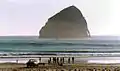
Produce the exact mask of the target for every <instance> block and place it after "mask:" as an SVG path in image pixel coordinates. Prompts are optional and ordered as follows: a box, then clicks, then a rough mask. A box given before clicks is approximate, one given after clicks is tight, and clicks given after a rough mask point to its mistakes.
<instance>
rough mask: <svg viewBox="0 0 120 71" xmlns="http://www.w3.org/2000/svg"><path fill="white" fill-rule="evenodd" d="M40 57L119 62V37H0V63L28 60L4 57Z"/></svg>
mask: <svg viewBox="0 0 120 71" xmlns="http://www.w3.org/2000/svg"><path fill="white" fill-rule="evenodd" d="M41 55H42V56H44V55H48V56H49V55H67V56H71V55H72V56H76V57H79V58H81V59H83V60H85V59H86V60H95V59H96V60H99V59H103V57H104V59H103V60H105V57H106V59H110V60H111V59H112V60H115V59H116V60H119V59H120V58H119V56H120V40H119V37H108V36H106V37H105V36H104V37H103V36H97V37H91V38H87V39H39V38H38V36H1V37H0V62H6V61H8V62H9V61H11V62H15V61H16V59H18V60H21V62H25V61H27V60H28V59H29V58H26V59H25V58H5V57H13V56H16V57H17V56H18V57H22V56H41ZM86 57H87V58H86ZM95 57H97V58H95ZM100 57H101V58H100ZM108 57H110V58H108ZM89 62H93V61H89Z"/></svg>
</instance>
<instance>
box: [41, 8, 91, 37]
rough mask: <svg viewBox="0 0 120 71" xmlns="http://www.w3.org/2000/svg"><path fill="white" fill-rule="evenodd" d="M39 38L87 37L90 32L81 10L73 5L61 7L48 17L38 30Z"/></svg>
mask: <svg viewBox="0 0 120 71" xmlns="http://www.w3.org/2000/svg"><path fill="white" fill-rule="evenodd" d="M39 37H40V38H87V37H90V33H89V30H88V27H87V22H86V20H85V18H84V17H83V15H82V13H81V11H80V10H79V9H78V8H76V7H75V6H70V7H68V8H65V9H63V10H62V11H60V12H59V13H57V14H56V15H54V16H53V17H51V18H49V19H48V21H47V23H46V25H45V26H44V27H42V29H41V30H40V32H39Z"/></svg>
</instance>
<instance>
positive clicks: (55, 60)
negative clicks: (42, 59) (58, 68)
mask: <svg viewBox="0 0 120 71" xmlns="http://www.w3.org/2000/svg"><path fill="white" fill-rule="evenodd" d="M52 61H53V62H52ZM50 63H53V64H60V63H62V64H64V63H65V59H64V57H53V58H51V57H50V58H49V60H48V64H50ZM68 63H71V58H70V57H69V58H68ZM72 63H74V57H72Z"/></svg>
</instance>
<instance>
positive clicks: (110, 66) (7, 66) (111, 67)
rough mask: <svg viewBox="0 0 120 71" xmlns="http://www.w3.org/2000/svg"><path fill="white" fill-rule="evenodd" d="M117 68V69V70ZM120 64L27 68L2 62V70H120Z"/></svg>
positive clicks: (22, 65) (0, 66)
mask: <svg viewBox="0 0 120 71" xmlns="http://www.w3.org/2000/svg"><path fill="white" fill-rule="evenodd" d="M116 69H117V70H116ZM119 70H120V64H93V63H91V64H87V63H82V64H66V65H63V66H57V65H45V66H39V67H33V68H27V67H26V65H25V64H22V63H21V64H20V63H18V64H17V63H1V64H0V71H119Z"/></svg>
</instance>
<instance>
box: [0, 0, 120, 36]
mask: <svg viewBox="0 0 120 71" xmlns="http://www.w3.org/2000/svg"><path fill="white" fill-rule="evenodd" d="M119 4H120V0H0V36H21V35H22V36H24V35H25V36H28V35H29V36H32V35H37V36H38V35H39V30H40V29H41V27H42V26H44V25H45V23H46V22H47V20H48V18H50V17H52V16H53V15H55V14H56V13H58V12H59V11H61V10H62V9H64V8H66V7H69V6H71V5H75V6H76V7H77V8H79V9H80V10H81V12H82V14H83V16H84V17H85V19H86V21H87V24H88V29H89V31H90V33H91V35H98V36H99V35H110V36H120V31H119V30H120V27H119V26H120V20H119V17H120V8H119V7H120V5H119Z"/></svg>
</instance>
